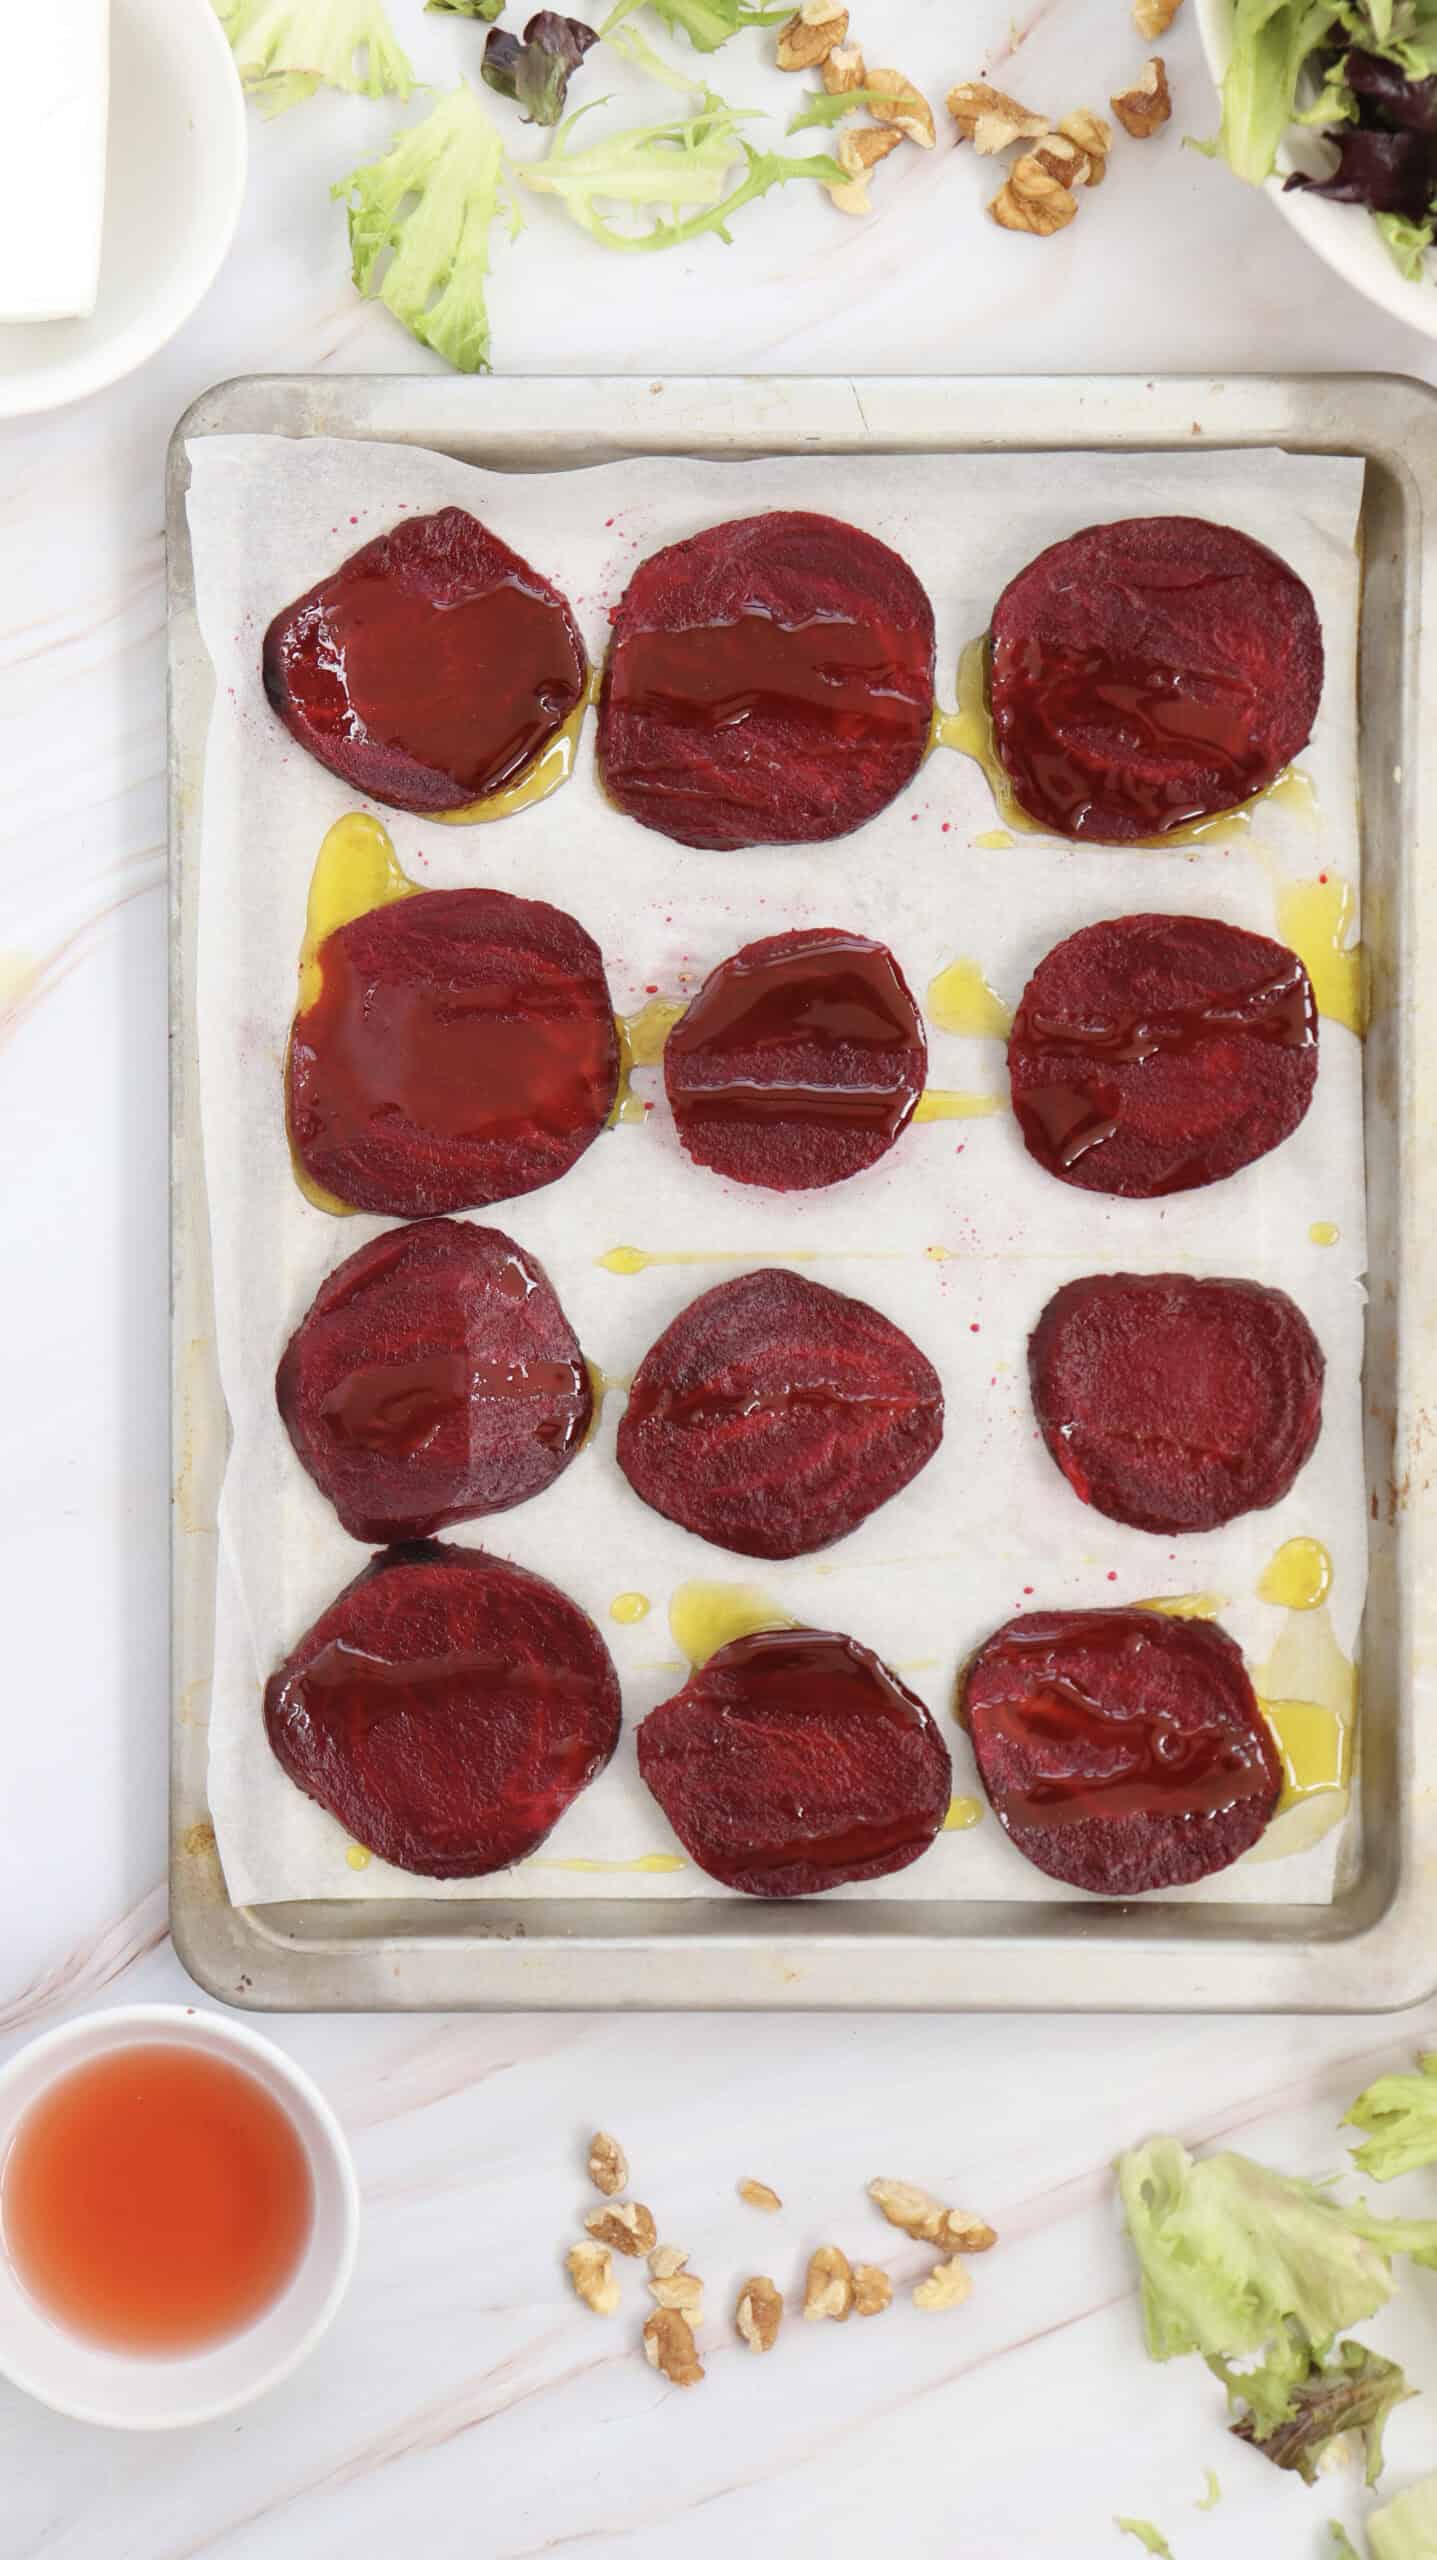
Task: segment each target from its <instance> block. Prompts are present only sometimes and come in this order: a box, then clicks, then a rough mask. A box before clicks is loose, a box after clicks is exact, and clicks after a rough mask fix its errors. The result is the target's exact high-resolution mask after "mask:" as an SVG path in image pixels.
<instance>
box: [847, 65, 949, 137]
mask: <svg viewBox="0 0 1437 2560" xmlns="http://www.w3.org/2000/svg"><path fill="white" fill-rule="evenodd" d="M863 85H864V87H865V88H866V89H876V90H877V91H878V96H877V98H875V99H871V100H870V101H869V108H868V112H869V114H870V115H871V116H872V117H873V119H874V122H875V123H876V124H894V125H897V127H898V130H899V132H900V133H903V134H906V135H907V137H908V139H909V141H910V142H916V143H918V144H919V145H920V147H921V148H922V149H923V150H924V151H931V150H932V148H933V145H934V143H935V142H936V141H937V139H938V137H937V134H936V132H935V130H934V125H933V110H932V108H931V107H930V105H929V104H928V101H927V99H926V98H925V97H924V95H923V92H922V90H921V89H915V88H914V86H913V83H912V81H911V80H909V79H906V78H905V77H904V74H903V73H902V72H901V71H870V72H869V75H868V78H867V79H866V80H865V82H864V84H863Z"/></svg>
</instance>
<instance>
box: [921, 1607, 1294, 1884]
mask: <svg viewBox="0 0 1437 2560" xmlns="http://www.w3.org/2000/svg"><path fill="white" fill-rule="evenodd" d="M961 1714H962V1720H963V1722H964V1724H965V1725H966V1726H967V1728H968V1732H969V1734H970V1736H971V1738H972V1743H973V1749H974V1753H975V1755H976V1757H977V1761H978V1768H979V1773H980V1775H981V1777H982V1780H983V1784H984V1786H985V1787H986V1788H987V1791H988V1796H989V1801H990V1802H991V1804H992V1807H993V1810H994V1812H995V1813H996V1814H997V1816H998V1819H999V1821H1000V1822H1001V1823H1002V1825H1003V1828H1004V1830H1005V1831H1006V1832H1007V1834H1008V1836H1009V1838H1010V1839H1011V1840H1012V1842H1013V1844H1014V1847H1015V1848H1018V1849H1021V1850H1022V1852H1023V1855H1024V1857H1025V1858H1030V1859H1031V1860H1032V1862H1033V1865H1034V1866H1035V1867H1041V1868H1042V1870H1043V1873H1044V1875H1049V1876H1056V1877H1057V1879H1058V1881H1059V1883H1060V1884H1071V1885H1077V1886H1079V1887H1080V1888H1081V1890H1082V1891H1083V1892H1084V1893H1104V1894H1117V1895H1126V1894H1130V1893H1152V1892H1154V1891H1156V1890H1157V1889H1158V1888H1159V1887H1160V1886H1163V1885H1175V1884H1196V1882H1197V1880H1198V1878H1199V1876H1210V1875H1215V1874H1216V1873H1217V1870H1218V1869H1219V1867H1227V1866H1231V1864H1232V1862H1233V1859H1234V1858H1240V1857H1241V1856H1242V1853H1243V1851H1244V1850H1245V1849H1250V1848H1251V1847H1252V1845H1253V1843H1254V1841H1256V1840H1260V1839H1261V1837H1262V1835H1263V1832H1264V1831H1265V1830H1266V1828H1267V1825H1268V1823H1269V1822H1270V1821H1271V1819H1272V1816H1273V1814H1274V1812H1275V1811H1276V1808H1277V1800H1278V1797H1279V1795H1280V1794H1281V1792H1282V1767H1281V1764H1280V1762H1279V1760H1278V1756H1277V1746H1276V1744H1275V1743H1274V1741H1273V1738H1272V1735H1271V1733H1270V1732H1269V1730H1268V1727H1267V1724H1266V1721H1265V1719H1264V1717H1263V1714H1262V1710H1261V1708H1260V1707H1259V1706H1258V1703H1257V1699H1256V1698H1255V1696H1254V1695H1253V1687H1252V1682H1251V1681H1250V1680H1249V1678H1248V1676H1247V1672H1246V1670H1245V1668H1244V1666H1243V1659H1242V1655H1241V1653H1240V1652H1239V1651H1238V1648H1237V1646H1236V1645H1235V1644H1234V1643H1233V1640H1232V1638H1231V1636H1228V1635H1224V1633H1223V1631H1222V1629H1221V1627H1214V1626H1209V1625H1206V1624H1205V1623H1204V1622H1203V1621H1202V1620H1200V1619H1196V1618H1165V1617H1163V1616H1162V1615H1161V1614H1160V1612H1158V1611H1157V1610H1153V1609H1071V1610H1052V1611H1047V1610H1045V1611H1043V1612H1042V1613H1040V1614H1038V1615H1036V1616H1034V1617H1031V1618H1013V1619H1011V1620H1010V1621H1009V1623H1008V1625H1007V1626H1006V1627H1000V1628H999V1629H998V1632H997V1634H996V1635H992V1636H990V1637H989V1638H988V1641H987V1643H986V1644H985V1645H984V1646H983V1648H982V1650H981V1652H979V1653H978V1654H976V1655H975V1656H974V1659H973V1661H972V1662H971V1663H970V1664H969V1666H968V1671H967V1674H966V1677H965V1680H964V1683H963V1700H962V1708H961Z"/></svg>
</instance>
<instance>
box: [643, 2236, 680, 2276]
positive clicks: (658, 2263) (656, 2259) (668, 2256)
mask: <svg viewBox="0 0 1437 2560" xmlns="http://www.w3.org/2000/svg"><path fill="white" fill-rule="evenodd" d="M688 2262H689V2253H688V2251H687V2249H676V2248H675V2247H674V2244H673V2242H672V2241H671V2240H661V2241H660V2242H659V2245H658V2247H657V2249H651V2250H650V2251H649V2273H650V2275H651V2276H676V2275H677V2274H678V2272H679V2270H680V2268H681V2267H686V2266H687V2265H688Z"/></svg>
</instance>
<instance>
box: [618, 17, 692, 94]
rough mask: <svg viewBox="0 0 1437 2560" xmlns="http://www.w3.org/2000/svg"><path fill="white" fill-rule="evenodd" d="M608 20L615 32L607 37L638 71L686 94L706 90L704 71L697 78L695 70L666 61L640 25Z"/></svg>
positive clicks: (625, 59)
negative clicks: (615, 23) (625, 24)
mask: <svg viewBox="0 0 1437 2560" xmlns="http://www.w3.org/2000/svg"><path fill="white" fill-rule="evenodd" d="M609 23H610V26H611V27H612V33H611V34H609V35H608V37H607V39H606V41H607V42H608V43H609V44H611V45H612V46H613V49H614V51H615V53H617V54H620V55H621V56H622V58H623V60H624V61H625V62H627V63H629V64H630V65H631V67H632V68H633V69H634V70H635V71H642V72H644V73H645V74H646V76H647V77H648V78H649V79H650V80H660V81H662V83H663V85H664V87H665V88H666V89H676V90H678V91H679V92H680V94H681V95H682V96H683V97H686V98H694V97H702V96H703V95H704V94H705V90H704V80H703V75H702V73H700V74H699V75H698V76H697V78H695V77H694V75H693V74H692V73H690V72H687V71H681V70H680V69H679V66H678V64H677V63H676V62H666V61H665V59H664V56H663V55H662V54H661V53H660V52H659V50H658V48H657V46H656V45H651V44H650V42H649V40H648V37H647V36H646V35H645V34H644V33H643V31H642V29H640V28H639V27H629V26H622V25H620V26H612V21H610V22H609Z"/></svg>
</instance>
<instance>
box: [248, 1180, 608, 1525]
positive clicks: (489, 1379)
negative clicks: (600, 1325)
mask: <svg viewBox="0 0 1437 2560" xmlns="http://www.w3.org/2000/svg"><path fill="white" fill-rule="evenodd" d="M275 1393H276V1396H277V1398H278V1401H279V1409H280V1413H281V1414H282V1416H283V1418H284V1425H285V1429H286V1430H287V1431H288V1433H289V1436H290V1439H291V1441H292V1442H293V1444H294V1451H295V1455H296V1457H297V1458H298V1459H299V1461H300V1464H301V1465H302V1466H303V1467H305V1468H307V1469H308V1472H309V1473H310V1475H311V1476H313V1478H314V1481H315V1483H316V1484H317V1485H318V1487H319V1490H320V1492H321V1493H323V1494H325V1495H327V1497H328V1499H329V1500H330V1501H331V1502H332V1503H333V1505H334V1507H335V1510H336V1511H337V1512H338V1514H339V1517H340V1520H341V1522H342V1523H343V1525H344V1527H345V1528H346V1529H347V1530H348V1531H349V1534H350V1536H351V1537H352V1538H364V1539H366V1540H367V1541H368V1542H369V1543H370V1544H371V1545H376V1546H384V1545H387V1544H388V1543H389V1542H390V1541H391V1540H392V1539H400V1538H422V1537H426V1536H427V1535H428V1534H429V1532H430V1531H431V1530H434V1529H446V1528H449V1527H450V1526H451V1525H452V1524H453V1523H454V1522H455V1521H456V1520H473V1519H477V1518H479V1517H481V1516H482V1515H483V1514H485V1513H487V1512H491V1511H509V1510H511V1509H512V1508H513V1506H514V1504H515V1503H516V1502H528V1501H529V1500H530V1499H531V1497H532V1496H533V1495H534V1494H536V1493H543V1492H544V1490H545V1489H546V1487H547V1486H549V1485H551V1484H553V1482H554V1481H555V1479H556V1477H558V1476H561V1475H562V1474H563V1472H564V1469H565V1468H566V1467H567V1466H568V1464H569V1462H570V1460H571V1459H572V1458H573V1457H574V1456H575V1455H576V1453H577V1452H578V1450H579V1449H580V1448H581V1447H582V1446H583V1442H584V1436H585V1434H586V1432H587V1431H588V1428H589V1424H590V1422H591V1420H592V1418H593V1411H594V1394H593V1388H592V1386H591V1385H590V1382H589V1373H588V1370H587V1369H586V1367H585V1365H584V1355H583V1353H582V1351H581V1350H580V1348H579V1345H578V1341H577V1339H576V1337H575V1335H574V1331H573V1328H572V1327H571V1325H570V1323H569V1321H568V1318H567V1317H566V1315H565V1314H564V1310H563V1308H562V1307H561V1306H560V1304H559V1301H558V1299H557V1298H556V1297H555V1295H554V1292H553V1290H552V1289H551V1287H550V1285H549V1282H548V1280H547V1278H546V1277H545V1274H544V1272H543V1270H542V1268H541V1266H540V1265H539V1264H538V1263H537V1262H535V1261H534V1259H533V1258H532V1256H531V1255H529V1254H526V1253H525V1252H524V1250H523V1248H522V1246H520V1245H517V1244H515V1243H514V1241H513V1239H512V1238H511V1237H509V1236H506V1235H502V1234H501V1233H500V1231H499V1229H498V1228H497V1227H474V1226H460V1225H457V1224H456V1223H455V1222H454V1221H453V1220H451V1219H448V1218H426V1219H424V1220H423V1221H421V1223H420V1224H419V1225H417V1226H412V1227H397V1228H392V1229H391V1230H390V1231H389V1232H388V1233H387V1234H385V1235H382V1236H376V1237H375V1238H374V1240H373V1242H372V1243H370V1244H366V1245H361V1246H360V1248H359V1251H358V1252H357V1253H352V1254H351V1255H350V1256H349V1258H348V1260H347V1261H346V1262H342V1263H341V1264H340V1266H339V1269H338V1270H337V1271H334V1272H331V1274H330V1276H329V1278H328V1279H327V1280H326V1281H325V1282H324V1284H323V1286H322V1288H321V1289H320V1290H319V1292H318V1294H317V1296H316V1298H315V1300H314V1303H313V1305H312V1306H311V1308H310V1310H309V1313H308V1314H307V1315H306V1316H305V1318H304V1321H303V1323H302V1324H301V1325H300V1326H299V1328H298V1330H297V1331H296V1333H295V1334H294V1335H293V1336H292V1338H291V1340H290V1342H289V1345H288V1347H287V1349H286V1351H285V1354H284V1358H283V1359H282V1360H281V1362H280V1364H279V1374H278V1376H277V1377H276V1380H275Z"/></svg>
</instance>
